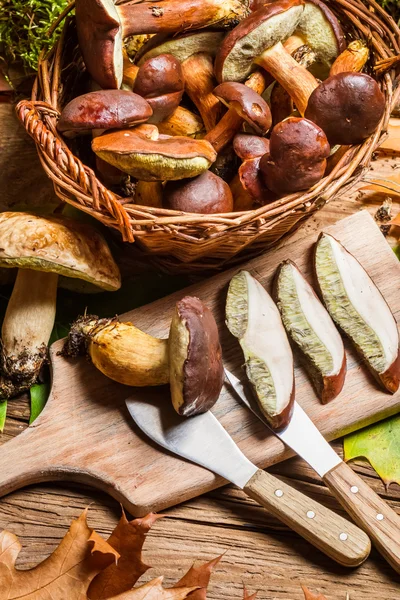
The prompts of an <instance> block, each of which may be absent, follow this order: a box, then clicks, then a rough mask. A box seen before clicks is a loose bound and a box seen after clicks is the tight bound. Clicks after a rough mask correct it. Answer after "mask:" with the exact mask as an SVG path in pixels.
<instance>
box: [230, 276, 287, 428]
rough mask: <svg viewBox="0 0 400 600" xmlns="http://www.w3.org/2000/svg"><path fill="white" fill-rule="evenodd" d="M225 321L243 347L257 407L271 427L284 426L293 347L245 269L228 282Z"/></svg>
mask: <svg viewBox="0 0 400 600" xmlns="http://www.w3.org/2000/svg"><path fill="white" fill-rule="evenodd" d="M226 324H227V326H228V329H229V331H230V332H231V333H232V335H234V336H235V337H236V338H237V339H238V340H239V343H240V345H241V347H242V350H243V354H244V358H245V367H246V374H247V377H248V379H249V381H250V384H251V386H252V390H253V392H254V394H255V397H256V399H257V402H258V404H259V406H260V409H261V410H262V412H263V414H264V415H265V416H266V418H267V419H268V422H269V423H270V425H271V427H272V428H273V429H281V428H283V427H285V426H286V425H287V424H288V423H289V421H290V418H291V415H292V411H293V402H294V369H293V355H292V350H291V348H290V344H289V341H288V338H287V335H286V332H285V328H284V327H283V324H282V320H281V317H280V314H279V311H278V309H277V307H276V305H275V304H274V302H273V301H272V298H271V297H270V296H269V294H268V293H267V292H266V290H265V289H264V288H263V286H262V285H261V284H260V283H259V282H258V281H257V280H256V279H255V278H254V277H252V276H251V275H250V273H249V272H248V271H241V272H239V273H238V274H237V275H235V276H234V277H233V278H232V280H231V282H230V284H229V290H228V295H227V299H226Z"/></svg>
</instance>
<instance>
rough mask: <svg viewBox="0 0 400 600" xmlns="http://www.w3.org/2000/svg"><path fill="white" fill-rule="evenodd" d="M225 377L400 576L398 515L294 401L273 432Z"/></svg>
mask: <svg viewBox="0 0 400 600" xmlns="http://www.w3.org/2000/svg"><path fill="white" fill-rule="evenodd" d="M225 374H226V377H227V379H228V381H229V383H230V385H231V386H232V388H233V389H234V390H235V392H236V394H237V395H238V397H239V398H240V399H241V401H242V402H243V403H244V404H245V405H246V406H247V407H248V408H249V409H250V410H251V411H252V412H253V413H254V414H255V415H256V417H258V418H259V419H260V421H262V422H263V423H264V425H265V426H266V427H268V429H269V430H270V431H272V432H273V433H274V434H275V435H276V436H277V437H279V438H280V439H281V440H282V442H284V444H286V445H287V446H289V448H291V449H292V450H294V452H296V454H298V455H299V456H301V458H303V459H304V460H305V461H306V462H307V463H308V464H309V465H310V467H311V468H312V469H314V471H315V472H316V473H318V475H319V476H320V477H322V479H323V481H324V482H325V483H326V485H327V486H328V488H329V489H330V490H331V492H332V494H333V495H334V496H336V498H337V499H338V500H339V502H340V504H341V505H342V506H343V508H344V509H345V510H346V511H347V512H348V514H349V515H350V516H351V517H352V518H353V519H354V521H355V522H356V523H357V525H359V526H360V527H361V529H363V530H364V531H365V532H366V533H367V534H368V535H369V536H370V538H371V540H372V541H373V543H374V545H375V546H376V548H377V549H378V550H379V552H380V553H381V554H382V556H383V557H384V558H385V559H386V560H387V561H388V563H389V564H390V565H391V566H392V567H393V568H394V569H395V571H397V572H398V573H400V517H399V515H397V513H396V512H395V511H394V510H393V509H391V508H390V506H389V505H388V504H387V503H386V502H385V501H384V500H382V498H380V497H379V496H378V494H376V493H375V492H374V491H373V490H372V489H371V488H370V487H369V486H368V485H367V484H366V483H365V482H364V480H363V479H361V477H359V476H358V475H357V474H356V473H355V472H354V471H353V469H352V468H351V467H349V465H347V464H346V463H345V462H343V460H342V459H341V458H340V457H339V456H338V455H337V454H336V452H335V451H334V450H333V448H332V447H331V446H330V445H329V443H328V442H327V441H326V440H325V438H324V437H323V435H322V434H321V433H320V432H319V430H318V429H317V428H316V426H315V425H314V423H313V422H312V421H311V419H310V418H309V417H308V416H307V414H306V413H305V412H304V410H303V409H302V408H301V406H300V405H299V404H298V403H297V402H295V403H294V410H293V416H292V418H291V421H290V423H289V425H287V427H286V428H285V429H283V430H282V431H274V430H273V429H271V428H270V427H269V425H268V422H267V420H266V419H265V418H264V417H263V415H262V414H261V412H260V410H259V408H258V406H257V404H256V402H255V400H254V398H253V396H252V394H251V391H250V390H248V388H247V387H246V386H245V385H244V384H243V383H242V382H241V380H240V379H238V378H237V377H236V376H235V375H233V373H230V372H229V371H228V370H227V369H225Z"/></svg>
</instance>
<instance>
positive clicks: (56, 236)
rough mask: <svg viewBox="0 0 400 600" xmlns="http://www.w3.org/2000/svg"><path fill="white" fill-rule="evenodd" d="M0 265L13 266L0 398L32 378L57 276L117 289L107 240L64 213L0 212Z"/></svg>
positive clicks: (43, 351) (42, 352) (41, 355)
mask: <svg viewBox="0 0 400 600" xmlns="http://www.w3.org/2000/svg"><path fill="white" fill-rule="evenodd" d="M0 267H8V268H13V267H17V268H18V274H17V279H16V282H15V285H14V289H13V292H12V294H11V297H10V300H9V303H8V306H7V311H6V315H5V318H4V321H3V326H2V332H1V333H2V340H1V354H0V365H1V369H2V373H1V375H2V377H1V381H0V397H3V398H4V397H6V398H9V397H13V396H15V395H17V394H18V393H20V392H22V391H24V390H25V389H27V388H29V387H30V386H31V385H32V384H33V383H35V382H36V379H37V376H38V374H39V371H40V368H41V366H42V364H43V362H44V361H45V360H46V358H47V344H48V341H49V338H50V334H51V331H52V329H53V326H54V319H55V312H56V296H57V282H58V277H59V275H64V276H67V277H71V278H76V279H82V280H85V281H88V282H90V283H92V284H94V285H96V286H97V287H99V288H102V289H104V290H109V291H112V290H117V289H119V287H120V285H121V281H120V273H119V269H118V267H117V265H116V264H115V262H114V259H113V257H112V255H111V252H110V250H109V248H108V245H107V243H106V241H105V240H104V238H103V237H102V236H101V235H100V234H99V232H98V231H96V230H95V229H93V227H90V226H89V225H86V224H83V223H78V222H76V221H73V220H72V219H67V218H65V217H63V218H60V217H53V216H51V217H50V216H47V217H41V216H38V215H34V214H30V213H14V212H4V213H1V214H0Z"/></svg>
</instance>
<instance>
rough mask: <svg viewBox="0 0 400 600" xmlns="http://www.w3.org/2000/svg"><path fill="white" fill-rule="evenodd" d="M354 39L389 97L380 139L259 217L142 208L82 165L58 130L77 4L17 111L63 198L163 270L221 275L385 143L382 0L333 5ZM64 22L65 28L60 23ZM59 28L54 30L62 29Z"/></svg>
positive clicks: (393, 44)
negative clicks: (212, 271)
mask: <svg viewBox="0 0 400 600" xmlns="http://www.w3.org/2000/svg"><path fill="white" fill-rule="evenodd" d="M327 3H328V5H329V7H330V8H331V9H332V10H333V11H334V12H335V13H336V15H337V16H338V17H339V19H340V21H341V23H342V26H343V28H344V30H345V32H346V34H347V39H348V40H351V39H355V38H363V39H365V40H366V41H367V43H368V45H369V47H370V50H371V58H370V60H369V63H368V71H369V73H370V74H374V73H375V76H376V77H377V79H378V82H379V84H380V86H381V88H382V91H383V92H384V94H385V97H386V110H385V114H384V116H383V118H382V121H381V123H380V125H379V127H378V129H377V131H376V132H375V133H374V134H373V135H372V136H371V137H369V138H368V139H367V140H365V142H364V143H363V144H361V145H358V146H352V147H350V148H349V149H348V150H347V151H346V153H345V154H344V155H343V156H342V157H341V159H340V161H339V162H338V164H337V165H336V166H335V167H334V169H333V170H332V171H331V172H330V173H329V175H328V176H326V177H324V178H323V179H322V180H321V181H319V182H318V183H317V184H316V185H314V186H313V187H312V188H311V189H310V190H308V191H306V192H300V193H296V194H291V195H289V196H286V197H284V198H280V199H279V200H276V201H275V202H272V203H269V204H267V205H265V206H262V207H260V208H258V209H257V210H250V211H245V212H236V213H227V214H221V215H199V214H188V213H182V212H178V211H173V210H167V209H161V208H152V207H147V206H139V205H136V204H134V203H131V202H130V199H129V198H121V197H119V196H117V195H116V194H114V193H113V192H112V191H110V190H108V189H107V188H106V187H105V186H104V185H103V184H102V183H101V182H100V181H99V180H98V179H97V177H96V175H95V173H94V171H93V170H92V169H91V168H89V167H88V166H86V165H85V164H83V163H82V162H81V160H80V159H79V158H77V157H76V156H75V155H74V154H73V152H72V151H71V150H70V148H69V147H68V146H67V144H66V143H65V141H64V140H63V138H62V137H61V135H60V134H59V132H58V131H57V130H56V124H57V120H58V118H59V115H60V110H61V108H62V106H63V104H64V102H63V100H64V98H63V96H64V92H65V89H66V88H67V87H68V81H69V79H68V78H70V77H71V74H72V75H73V71H74V68H75V69H77V68H78V67H77V63H79V62H80V57H79V56H78V58H76V55H77V50H76V48H74V53H75V63H74V61H73V60H72V61H71V48H68V40H69V39H70V35H69V34H70V31H71V27H73V25H74V23H73V18H72V17H70V16H68V13H69V12H70V11H71V10H72V8H73V4H71V5H70V6H69V7H68V8H67V9H66V11H65V12H64V14H63V15H61V17H60V19H59V21H61V20H64V21H65V22H64V27H63V31H62V34H61V36H60V38H59V40H58V42H57V43H56V44H55V46H54V47H53V48H52V49H51V51H50V52H49V53H48V54H47V55H46V56H45V55H43V56H42V58H41V60H40V63H39V70H38V76H37V79H36V82H35V85H34V88H33V92H32V98H31V100H30V101H22V102H20V103H19V104H18V106H17V109H16V110H17V114H18V117H19V119H20V120H21V121H22V123H23V124H24V126H25V128H26V130H27V131H28V133H29V134H30V135H31V137H32V138H33V139H34V141H35V143H36V146H37V150H38V154H39V158H40V160H41V163H42V165H43V168H44V170H45V172H46V173H47V175H48V176H49V177H50V179H51V180H52V181H53V184H54V189H55V192H56V194H57V196H58V197H59V198H61V199H62V200H63V201H65V202H68V203H69V204H72V205H73V206H75V207H77V208H79V209H81V210H83V211H84V212H86V213H89V214H91V215H92V216H94V217H95V218H96V219H98V220H99V221H101V222H102V223H104V224H105V225H106V226H108V227H111V228H114V229H116V230H118V231H119V232H120V233H121V235H122V239H123V240H124V241H126V242H135V243H136V245H137V246H138V247H139V248H140V249H141V253H142V254H143V252H144V253H146V254H148V255H149V258H151V260H152V262H155V263H157V264H158V266H159V267H160V268H163V269H168V270H175V271H177V270H178V271H185V270H186V271H194V270H196V269H197V270H200V269H213V268H221V267H223V266H226V265H227V264H232V263H233V262H235V261H237V260H239V259H243V258H248V257H251V256H254V255H256V254H258V253H260V252H261V251H263V250H264V249H265V248H267V247H269V246H271V245H273V244H274V243H276V242H277V241H278V240H279V239H280V238H281V237H282V236H283V235H285V234H286V233H287V232H289V231H290V230H292V229H293V228H294V227H295V226H296V225H297V224H298V223H299V222H300V221H301V220H302V219H304V218H305V217H307V216H309V215H310V214H311V213H313V212H314V211H315V210H317V209H319V208H321V207H322V206H323V205H324V204H325V203H326V202H327V201H328V200H330V199H332V198H334V197H335V196H337V195H339V194H342V193H344V192H345V191H346V190H348V189H349V188H350V187H352V186H353V185H354V184H355V182H356V181H358V180H359V179H360V178H361V177H362V176H363V174H364V173H365V171H366V170H367V169H368V166H369V163H370V161H371V157H372V154H373V152H374V150H375V149H376V148H377V147H378V146H379V145H380V143H381V142H382V141H383V139H384V138H385V131H386V127H387V123H388V120H389V116H390V112H391V109H392V107H393V106H394V104H395V103H396V102H397V100H398V97H399V96H400V86H398V87H396V85H395V83H396V79H395V78H396V71H395V69H396V67H398V66H399V63H398V59H399V56H400V30H399V28H398V27H397V25H396V23H395V22H394V20H393V19H392V18H391V17H390V16H389V15H388V14H387V13H386V12H385V11H383V9H382V8H381V7H380V6H379V5H378V4H377V3H376V2H375V0H330V1H328V2H327ZM59 21H58V22H59ZM58 22H57V23H55V24H54V27H55V26H56V25H57V24H58Z"/></svg>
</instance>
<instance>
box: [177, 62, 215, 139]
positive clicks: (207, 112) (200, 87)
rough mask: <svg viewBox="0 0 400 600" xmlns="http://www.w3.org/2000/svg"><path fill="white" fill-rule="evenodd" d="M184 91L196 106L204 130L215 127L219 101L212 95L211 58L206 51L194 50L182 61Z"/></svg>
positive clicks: (213, 80)
mask: <svg viewBox="0 0 400 600" xmlns="http://www.w3.org/2000/svg"><path fill="white" fill-rule="evenodd" d="M182 71H183V75H184V78H185V91H186V93H187V95H188V96H189V98H190V99H191V100H192V102H193V103H194V104H195V105H196V106H197V108H198V110H199V113H200V115H201V118H202V119H203V122H204V125H205V128H206V131H210V129H212V128H213V127H215V125H216V123H217V121H218V118H219V114H220V111H221V103H220V101H219V100H218V98H216V96H214V94H213V90H214V88H215V86H216V82H215V78H214V65H213V59H212V57H211V56H210V54H207V53H206V52H196V54H192V56H189V58H187V59H186V60H184V61H183V62H182Z"/></svg>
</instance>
